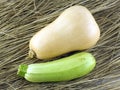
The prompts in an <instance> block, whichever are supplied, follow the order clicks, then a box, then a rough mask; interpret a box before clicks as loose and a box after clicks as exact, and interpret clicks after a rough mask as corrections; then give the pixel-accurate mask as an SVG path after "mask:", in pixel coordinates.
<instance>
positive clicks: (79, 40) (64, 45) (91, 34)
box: [29, 6, 100, 59]
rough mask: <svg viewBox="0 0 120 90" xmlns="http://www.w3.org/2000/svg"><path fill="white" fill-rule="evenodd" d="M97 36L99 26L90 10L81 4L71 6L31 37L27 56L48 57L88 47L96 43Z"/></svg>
mask: <svg viewBox="0 0 120 90" xmlns="http://www.w3.org/2000/svg"><path fill="white" fill-rule="evenodd" d="M99 37H100V30H99V27H98V25H97V23H96V21H95V19H94V18H93V16H92V14H91V13H90V11H89V10H88V9H87V8H85V7H83V6H72V7H70V8H68V9H66V10H65V11H64V12H63V13H61V15H60V16H59V17H58V18H57V19H56V20H55V21H53V22H52V23H50V24H49V25H48V26H46V27H45V28H43V29H41V30H40V31H39V32H37V33H36V34H35V35H34V36H33V37H32V38H31V40H30V43H29V48H30V53H29V56H33V55H36V57H37V58H39V59H49V58H53V57H56V56H59V55H62V54H65V53H68V52H71V51H76V50H84V49H88V48H91V47H93V46H94V45H95V44H96V43H97V41H98V40H99Z"/></svg>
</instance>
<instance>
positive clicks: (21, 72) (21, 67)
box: [17, 64, 28, 77]
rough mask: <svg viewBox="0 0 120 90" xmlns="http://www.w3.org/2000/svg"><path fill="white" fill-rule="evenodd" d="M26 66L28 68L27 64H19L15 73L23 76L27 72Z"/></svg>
mask: <svg viewBox="0 0 120 90" xmlns="http://www.w3.org/2000/svg"><path fill="white" fill-rule="evenodd" d="M27 68H28V65H26V64H21V65H19V68H18V72H17V75H19V76H21V77H24V76H25V74H26V72H27Z"/></svg>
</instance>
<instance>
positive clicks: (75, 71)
mask: <svg viewBox="0 0 120 90" xmlns="http://www.w3.org/2000/svg"><path fill="white" fill-rule="evenodd" d="M95 65H96V61H95V58H94V57H93V55H91V54H90V53H86V52H82V53H77V54H74V55H72V56H69V57H66V58H62V59H59V60H55V61H51V62H46V63H36V64H30V65H20V66H19V68H18V73H17V74H18V75H19V76H22V77H24V78H25V79H26V80H28V81H30V82H57V81H69V80H73V79H76V78H79V77H82V76H84V75H86V74H88V73H89V72H90V71H92V70H93V69H94V67H95Z"/></svg>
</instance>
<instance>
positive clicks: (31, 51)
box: [26, 49, 35, 59]
mask: <svg viewBox="0 0 120 90" xmlns="http://www.w3.org/2000/svg"><path fill="white" fill-rule="evenodd" d="M34 57H35V52H34V51H33V50H31V49H30V50H29V53H28V56H27V57H26V59H31V58H34Z"/></svg>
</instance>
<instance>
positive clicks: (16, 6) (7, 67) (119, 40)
mask: <svg viewBox="0 0 120 90" xmlns="http://www.w3.org/2000/svg"><path fill="white" fill-rule="evenodd" d="M76 4H77V5H84V6H86V7H87V8H89V10H90V11H91V12H92V14H93V15H94V17H95V19H96V21H97V23H98V24H99V26H100V29H101V38H100V40H99V42H98V43H97V45H96V46H95V47H93V48H91V49H89V50H87V51H88V52H91V53H92V54H93V55H94V56H95V57H96V59H97V66H96V68H95V69H94V71H92V72H91V73H90V74H89V75H87V76H85V77H82V78H79V79H75V80H72V81H69V82H58V83H30V82H27V81H26V80H25V79H21V78H20V77H18V76H17V75H16V72H17V68H18V65H19V64H21V63H34V62H40V61H38V60H37V59H34V60H25V57H26V56H27V53H28V43H29V40H30V38H31V37H32V36H33V35H34V34H35V33H36V32H37V31H39V30H40V29H41V28H43V27H45V26H46V25H47V24H49V23H50V22H52V21H53V20H54V19H55V18H56V17H57V16H58V15H59V14H60V13H61V12H62V11H63V10H64V9H66V8H68V7H70V6H72V5H76ZM66 55H68V54H66ZM0 90H120V0H0Z"/></svg>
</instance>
